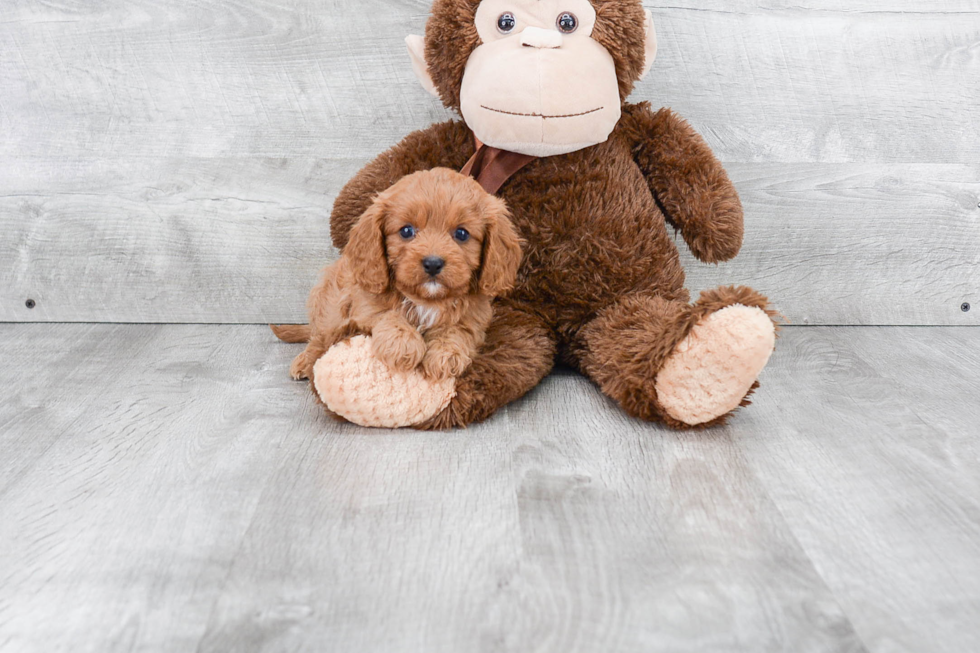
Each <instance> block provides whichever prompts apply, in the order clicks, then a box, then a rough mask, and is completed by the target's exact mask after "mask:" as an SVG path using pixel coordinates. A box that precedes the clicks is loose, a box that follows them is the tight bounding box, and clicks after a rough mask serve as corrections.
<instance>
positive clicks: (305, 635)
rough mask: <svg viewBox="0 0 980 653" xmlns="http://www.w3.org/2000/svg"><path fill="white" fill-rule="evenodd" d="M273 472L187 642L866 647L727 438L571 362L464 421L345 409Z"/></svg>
mask: <svg viewBox="0 0 980 653" xmlns="http://www.w3.org/2000/svg"><path fill="white" fill-rule="evenodd" d="M279 474H280V476H279V482H278V483H277V484H276V491H271V489H270V491H268V492H267V493H266V494H265V496H264V497H263V503H262V504H261V505H260V506H259V508H258V510H257V511H256V514H255V519H254V522H253V526H252V528H251V529H250V531H249V533H248V535H247V537H246V540H245V542H244V543H243V546H242V552H241V555H240V556H239V558H238V559H237V560H236V562H235V565H234V567H233V569H232V572H231V574H230V575H229V578H228V582H227V584H226V586H225V592H224V594H223V595H222V597H221V599H220V600H219V602H218V604H217V606H216V607H215V610H214V612H213V613H212V617H211V622H210V624H209V627H208V632H207V634H206V635H205V637H204V640H203V642H202V646H201V649H200V650H202V651H224V650H229V649H248V650H256V651H288V650H315V649H316V646H315V645H312V644H311V642H321V643H325V644H326V645H327V647H328V648H330V649H331V650H337V651H365V652H366V651H390V652H396V651H472V650H501V651H527V650H535V651H556V652H558V651H561V652H573V651H640V650H659V649H669V650H675V651H685V650H690V651H705V650H710V651H742V650H744V651H759V650H793V651H847V650H853V651H858V650H864V648H863V646H862V645H861V643H860V642H859V641H858V640H857V638H856V637H855V636H854V634H853V632H852V630H851V628H850V626H849V624H848V623H847V620H846V618H845V617H844V615H842V614H841V613H840V612H839V611H838V610H837V608H836V605H835V603H834V600H833V598H832V597H831V596H830V595H829V594H827V593H826V592H825V591H824V589H823V584H822V581H821V580H820V579H819V577H817V576H816V575H815V574H814V573H813V571H812V570H811V569H810V567H809V563H808V561H806V559H805V558H802V557H800V556H799V553H798V550H797V544H796V542H795V541H794V539H793V538H792V536H791V535H790V534H789V533H788V532H786V531H785V530H784V529H783V527H782V518H781V517H780V516H779V514H778V513H777V512H774V511H773V510H771V506H770V505H769V502H768V500H767V499H766V497H765V496H764V494H761V493H760V492H759V487H758V485H757V483H756V482H755V479H754V478H752V476H751V475H748V474H745V467H744V461H741V460H739V458H738V456H737V454H736V453H735V451H734V449H733V447H732V443H731V442H730V441H729V440H727V439H726V438H704V437H702V436H699V435H676V434H668V433H666V432H665V431H664V430H663V429H660V428H658V427H655V426H650V425H645V424H639V423H636V422H632V421H630V420H629V419H628V418H625V417H624V416H623V415H622V414H621V413H619V412H618V411H617V410H616V409H615V408H614V407H612V406H611V405H610V404H609V402H607V401H606V400H604V398H602V397H601V396H599V395H598V394H597V393H596V392H595V391H594V389H593V388H592V387H591V386H590V385H589V384H588V383H587V382H586V381H585V380H584V379H582V378H581V377H578V376H575V375H572V374H568V373H566V374H561V375H558V376H555V377H553V378H551V379H550V380H549V381H548V382H547V383H546V384H545V386H544V387H543V388H541V389H540V390H539V391H538V392H537V393H535V394H534V396H533V397H532V398H531V399H530V400H527V401H524V402H521V403H519V404H518V405H516V406H514V407H512V408H510V409H508V410H506V411H504V412H503V413H502V414H501V415H500V416H499V417H498V418H496V419H495V420H494V421H493V422H491V423H490V424H487V425H482V426H478V427H475V428H472V429H470V430H468V431H466V432H465V433H451V434H436V435H430V436H421V437H420V436H418V435H411V434H408V435H406V434H393V435H385V434H382V433H370V432H367V433H365V432H363V431H361V430H360V429H354V428H350V429H344V430H343V431H341V433H340V434H339V435H338V437H336V438H331V439H324V440H323V441H322V442H321V443H319V446H318V447H317V449H316V450H311V453H310V455H309V456H307V457H304V458H303V459H297V460H296V461H295V463H294V464H291V465H288V466H284V467H283V468H282V469H281V470H280V472H279ZM271 534H274V536H272V535H271ZM270 536H271V537H270Z"/></svg>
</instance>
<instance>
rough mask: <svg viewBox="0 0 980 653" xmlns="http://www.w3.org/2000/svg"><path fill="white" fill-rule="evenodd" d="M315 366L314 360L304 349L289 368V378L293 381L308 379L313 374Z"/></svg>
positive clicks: (307, 350)
mask: <svg viewBox="0 0 980 653" xmlns="http://www.w3.org/2000/svg"><path fill="white" fill-rule="evenodd" d="M315 364H316V359H315V358H313V357H312V355H311V353H310V350H309V349H306V350H304V351H303V353H301V354H300V355H299V356H297V357H296V358H294V359H293V363H292V365H290V366H289V376H290V377H292V379H293V381H302V380H303V379H308V378H310V375H312V374H313V366H314V365H315Z"/></svg>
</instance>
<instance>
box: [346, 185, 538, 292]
mask: <svg viewBox="0 0 980 653" xmlns="http://www.w3.org/2000/svg"><path fill="white" fill-rule="evenodd" d="M344 255H345V256H349V257H350V258H351V259H352V261H353V262H354V265H355V266H356V267H355V269H356V270H357V271H358V277H359V282H360V284H361V286H362V287H363V288H364V289H365V290H367V291H368V292H372V293H380V292H384V291H386V290H390V289H392V288H394V289H395V290H398V291H399V292H401V293H402V294H403V295H405V296H407V297H409V298H411V299H415V300H422V301H429V302H431V301H437V300H441V299H447V298H450V297H458V296H461V295H466V294H469V293H480V294H484V295H488V296H496V295H500V294H502V293H504V292H506V291H507V290H509V289H510V288H511V287H512V286H513V285H514V281H515V280H516V277H517V268H518V266H519V265H520V261H521V245H520V239H519V238H518V236H517V232H516V231H515V230H514V226H513V224H511V221H510V218H509V215H508V212H507V207H506V205H505V204H504V202H503V201H502V200H500V199H499V198H496V197H494V196H492V195H490V194H488V193H487V192H486V191H484V190H483V188H482V187H481V186H480V185H479V184H478V183H477V182H476V181H475V180H473V179H472V178H470V177H467V176H465V175H461V174H459V173H457V172H453V171H452V170H448V169H446V168H435V169H433V170H427V171H423V172H416V173H415V174H412V175H408V176H407V177H403V178H402V179H401V180H399V181H398V182H397V183H396V184H395V185H394V186H392V187H391V188H389V189H388V190H386V191H384V192H383V193H381V194H380V195H378V197H377V198H376V199H375V201H374V203H373V204H372V205H371V207H370V208H369V209H368V210H367V211H366V212H365V213H364V215H363V216H361V219H360V221H358V223H357V225H355V226H354V228H353V229H352V230H351V235H350V241H349V242H348V244H347V247H346V248H345V249H344Z"/></svg>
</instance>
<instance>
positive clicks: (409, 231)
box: [398, 224, 415, 240]
mask: <svg viewBox="0 0 980 653" xmlns="http://www.w3.org/2000/svg"><path fill="white" fill-rule="evenodd" d="M398 234H399V235H400V236H401V237H402V238H404V239H405V240H411V239H412V238H415V227H413V226H412V225H410V224H407V225H405V226H404V227H402V228H401V230H400V231H399V232H398Z"/></svg>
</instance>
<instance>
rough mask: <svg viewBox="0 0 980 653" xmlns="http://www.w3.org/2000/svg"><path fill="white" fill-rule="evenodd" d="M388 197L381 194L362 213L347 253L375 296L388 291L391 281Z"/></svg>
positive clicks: (361, 281) (360, 279) (363, 284)
mask: <svg viewBox="0 0 980 653" xmlns="http://www.w3.org/2000/svg"><path fill="white" fill-rule="evenodd" d="M386 199H387V198H386V197H385V196H384V195H380V196H378V197H377V198H376V199H375V200H374V203H373V204H371V206H370V207H369V208H368V210H367V211H365V212H364V213H363V214H362V215H361V217H360V218H359V219H358V221H357V224H355V225H354V228H353V229H351V232H350V239H349V240H348V241H347V246H346V247H344V252H343V255H344V256H346V257H348V258H349V259H350V261H351V264H352V265H353V267H354V271H355V273H356V276H357V283H358V285H360V286H361V287H362V288H363V289H364V290H366V291H367V292H369V293H373V294H375V295H377V294H380V293H383V292H385V291H386V290H388V286H389V284H390V277H389V271H388V256H387V252H386V251H385V233H384V221H385V217H386V215H387V202H386Z"/></svg>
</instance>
